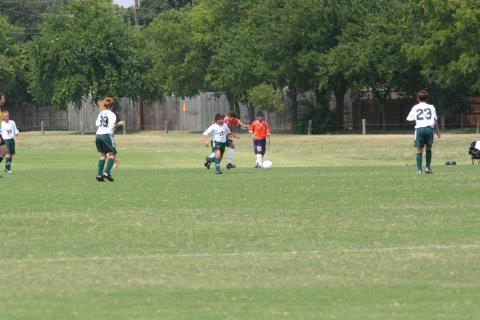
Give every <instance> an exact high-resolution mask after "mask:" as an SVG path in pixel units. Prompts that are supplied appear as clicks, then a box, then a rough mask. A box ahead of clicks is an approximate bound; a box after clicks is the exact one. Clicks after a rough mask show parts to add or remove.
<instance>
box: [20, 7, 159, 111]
mask: <svg viewBox="0 0 480 320" xmlns="http://www.w3.org/2000/svg"><path fill="white" fill-rule="evenodd" d="M61 13H62V14H52V15H48V16H47V17H46V23H45V24H44V25H42V27H41V29H40V30H41V35H40V36H38V37H36V38H35V39H34V40H33V41H32V43H31V44H30V45H29V47H28V52H29V68H30V70H29V79H30V92H31V93H32V95H33V96H34V98H35V100H36V101H37V102H39V103H42V104H46V105H53V106H56V107H59V108H65V107H66V106H67V104H68V103H69V102H80V101H81V100H82V99H83V98H85V97H87V96H89V95H91V96H92V98H93V99H97V98H98V97H102V96H107V95H109V96H123V97H136V96H137V95H140V94H142V95H143V94H145V89H143V88H145V87H146V86H144V84H145V81H146V80H148V79H147V78H146V77H145V76H143V74H144V72H143V70H144V69H146V68H148V64H147V65H145V64H144V63H145V62H146V60H145V59H144V57H143V56H142V55H141V54H140V52H141V51H140V48H139V45H140V40H138V38H139V36H138V32H139V31H138V30H136V29H135V28H133V27H132V26H129V25H127V24H125V23H124V22H123V20H122V18H121V17H120V16H119V15H118V14H117V11H116V10H115V7H114V6H113V5H112V3H111V1H109V0H81V1H79V0H76V1H69V3H68V4H67V5H66V6H65V7H64V8H63V10H62V11H61ZM147 91H148V90H147ZM147 93H148V92H147ZM158 94H159V95H161V93H158ZM147 95H148V94H147Z"/></svg>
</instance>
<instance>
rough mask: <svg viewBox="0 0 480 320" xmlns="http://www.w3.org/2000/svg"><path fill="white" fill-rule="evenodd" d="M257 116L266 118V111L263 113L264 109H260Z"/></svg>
mask: <svg viewBox="0 0 480 320" xmlns="http://www.w3.org/2000/svg"><path fill="white" fill-rule="evenodd" d="M257 118H265V113H263V111H258V112H257Z"/></svg>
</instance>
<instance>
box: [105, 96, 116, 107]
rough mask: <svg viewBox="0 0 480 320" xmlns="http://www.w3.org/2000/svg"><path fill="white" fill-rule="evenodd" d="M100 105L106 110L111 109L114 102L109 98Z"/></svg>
mask: <svg viewBox="0 0 480 320" xmlns="http://www.w3.org/2000/svg"><path fill="white" fill-rule="evenodd" d="M102 104H103V107H105V108H107V109H113V106H114V105H115V100H113V98H111V97H106V98H105V99H103V101H102Z"/></svg>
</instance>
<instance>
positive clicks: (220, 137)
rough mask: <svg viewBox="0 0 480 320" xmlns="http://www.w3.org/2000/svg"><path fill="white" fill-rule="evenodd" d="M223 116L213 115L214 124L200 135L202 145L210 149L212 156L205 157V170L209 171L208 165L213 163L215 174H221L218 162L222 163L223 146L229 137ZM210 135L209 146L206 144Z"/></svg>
mask: <svg viewBox="0 0 480 320" xmlns="http://www.w3.org/2000/svg"><path fill="white" fill-rule="evenodd" d="M224 118H225V116H224V115H221V114H219V113H217V114H216V115H215V123H214V124H212V125H211V126H210V127H208V129H207V130H205V131H204V132H203V134H202V136H203V144H205V146H206V147H207V148H208V147H210V146H211V147H212V151H213V154H214V156H211V155H210V157H205V163H204V165H205V168H207V169H210V164H211V163H212V162H214V163H215V173H216V174H222V170H221V168H220V162H221V161H222V157H223V153H224V152H225V146H226V144H227V139H228V138H229V137H230V136H231V131H230V129H229V128H228V126H227V125H226V124H225V123H224ZM210 134H211V135H212V140H211V144H210V143H209V142H208V135H210Z"/></svg>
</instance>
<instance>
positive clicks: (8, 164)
mask: <svg viewBox="0 0 480 320" xmlns="http://www.w3.org/2000/svg"><path fill="white" fill-rule="evenodd" d="M5 145H6V147H7V153H6V155H5V158H6V159H5V172H6V173H12V161H13V155H14V154H15V140H13V139H8V140H6V141H5Z"/></svg>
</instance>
